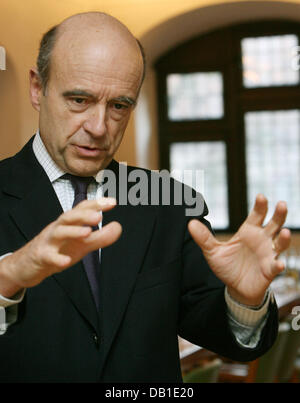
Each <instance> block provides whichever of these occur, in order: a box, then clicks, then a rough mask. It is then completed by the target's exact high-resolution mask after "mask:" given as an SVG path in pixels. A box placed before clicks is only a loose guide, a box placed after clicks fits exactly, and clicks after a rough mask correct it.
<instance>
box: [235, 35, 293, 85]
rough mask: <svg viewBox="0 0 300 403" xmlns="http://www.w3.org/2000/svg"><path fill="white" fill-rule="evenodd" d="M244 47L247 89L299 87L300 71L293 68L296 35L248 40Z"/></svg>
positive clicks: (243, 57) (244, 80)
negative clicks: (281, 86)
mask: <svg viewBox="0 0 300 403" xmlns="http://www.w3.org/2000/svg"><path fill="white" fill-rule="evenodd" d="M241 45H242V63H243V82H244V86H245V87H247V88H253V87H270V86H280V85H295V84H298V83H299V71H298V69H295V68H293V58H295V49H296V47H297V46H298V38H297V36H296V35H274V36H261V37H257V38H244V39H242V42H241Z"/></svg>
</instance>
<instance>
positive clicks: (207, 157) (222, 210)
mask: <svg viewBox="0 0 300 403" xmlns="http://www.w3.org/2000/svg"><path fill="white" fill-rule="evenodd" d="M170 169H171V173H172V175H173V176H174V177H175V178H176V179H178V180H179V181H181V182H183V183H185V184H187V185H189V186H192V187H193V188H194V189H196V190H197V191H198V192H200V193H202V195H203V196H204V199H205V201H206V203H207V205H208V208H209V215H208V220H209V221H210V223H211V225H212V227H213V228H215V229H225V228H227V227H228V224H229V219H228V200H227V174H226V146H225V143H224V142H222V141H213V142H205V141H203V142H184V143H173V144H171V146H170Z"/></svg>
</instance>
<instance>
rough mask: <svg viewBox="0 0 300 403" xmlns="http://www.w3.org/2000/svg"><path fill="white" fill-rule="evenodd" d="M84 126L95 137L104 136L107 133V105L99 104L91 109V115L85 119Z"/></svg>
mask: <svg viewBox="0 0 300 403" xmlns="http://www.w3.org/2000/svg"><path fill="white" fill-rule="evenodd" d="M83 128H84V129H85V130H86V131H87V132H89V133H90V134H91V135H92V136H93V137H102V136H104V135H105V134H106V132H107V127H106V107H105V105H97V106H95V107H94V108H93V110H92V111H90V115H89V116H88V117H87V118H86V120H85V121H84V124H83Z"/></svg>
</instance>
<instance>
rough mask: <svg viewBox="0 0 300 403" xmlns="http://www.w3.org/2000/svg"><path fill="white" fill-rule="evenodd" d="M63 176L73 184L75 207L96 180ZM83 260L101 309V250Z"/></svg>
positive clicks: (94, 228) (89, 254)
mask: <svg viewBox="0 0 300 403" xmlns="http://www.w3.org/2000/svg"><path fill="white" fill-rule="evenodd" d="M63 177H64V178H67V179H69V180H70V181H71V183H72V185H73V188H74V192H75V197H74V202H73V207H75V206H76V205H77V204H78V203H80V202H81V201H83V200H86V199H87V188H88V186H89V184H90V183H92V182H93V181H94V180H95V179H94V178H93V177H80V176H74V175H71V174H66V175H64V176H63ZM98 229H99V228H98V227H93V231H95V230H98ZM82 261H83V264H84V268H85V271H86V274H87V277H88V280H89V283H90V287H91V291H92V294H93V296H94V300H95V303H96V307H97V310H99V296H100V294H99V267H100V260H99V250H95V251H92V252H90V253H88V254H87V255H86V256H84V258H83V259H82Z"/></svg>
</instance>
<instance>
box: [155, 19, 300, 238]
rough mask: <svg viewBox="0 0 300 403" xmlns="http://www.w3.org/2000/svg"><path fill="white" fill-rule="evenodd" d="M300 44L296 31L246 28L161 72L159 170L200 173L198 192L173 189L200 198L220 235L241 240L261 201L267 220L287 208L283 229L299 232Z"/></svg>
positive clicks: (173, 54) (165, 60) (210, 38)
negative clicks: (259, 197) (278, 207)
mask: <svg viewBox="0 0 300 403" xmlns="http://www.w3.org/2000/svg"><path fill="white" fill-rule="evenodd" d="M299 35H300V24H296V23H292V22H287V21H266V22H260V23H255V24H252V23H247V24H242V25H238V26H233V27H229V28H226V29H221V30H218V31H215V32H211V33H208V34H206V35H203V36H200V37H198V38H194V39H192V40H190V41H189V42H187V43H184V44H182V45H180V46H178V47H177V48H175V49H172V50H171V51H169V52H168V53H167V54H165V55H163V56H162V57H161V58H160V59H159V60H158V61H157V62H156V65H155V67H156V71H157V78H158V80H157V84H158V95H159V110H158V112H159V146H160V168H161V169H169V170H170V171H173V170H176V169H177V170H181V171H183V170H194V171H201V172H203V181H202V182H201V184H200V185H199V184H197V183H194V182H193V181H192V179H188V178H183V177H182V178H179V177H178V178H177V179H181V180H182V181H184V182H185V183H187V184H189V185H191V186H193V187H194V188H196V190H199V191H200V192H201V193H202V194H203V196H204V198H205V200H206V202H207V204H208V207H209V210H210V214H209V216H208V219H209V220H210V222H211V224H212V226H213V228H214V229H215V230H216V231H230V232H232V231H236V230H237V229H238V227H239V226H240V225H241V223H242V221H243V220H244V219H245V218H246V216H247V214H248V213H249V211H250V209H251V208H252V207H253V204H254V201H255V196H256V194H257V193H263V194H265V195H266V196H267V198H268V200H269V207H270V208H269V215H268V216H267V219H269V218H270V214H271V213H272V212H273V210H274V207H275V203H276V202H277V201H279V200H286V201H287V203H288V207H289V213H288V217H287V222H286V225H287V226H289V227H290V228H293V229H300V91H299V90H300V80H299V69H298V68H297V63H295V58H296V57H298V56H297V55H298V53H299V49H300V48H299V43H300V41H299ZM297 52H298V53H297ZM296 62H297V60H296ZM295 66H296V67H295ZM197 186H198V187H197Z"/></svg>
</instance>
